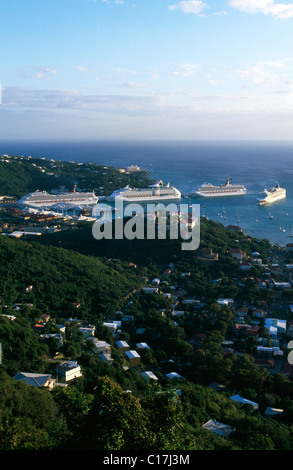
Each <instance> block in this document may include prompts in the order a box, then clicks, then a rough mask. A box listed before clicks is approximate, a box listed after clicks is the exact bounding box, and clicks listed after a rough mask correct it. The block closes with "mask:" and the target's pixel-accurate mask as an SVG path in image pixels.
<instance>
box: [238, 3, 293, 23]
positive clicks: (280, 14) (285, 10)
mask: <svg viewBox="0 0 293 470" xmlns="http://www.w3.org/2000/svg"><path fill="white" fill-rule="evenodd" d="M230 6H231V7H233V8H235V10H238V11H242V12H245V13H251V14H255V13H263V14H264V15H272V16H273V17H275V18H278V19H287V18H292V17H293V3H290V4H285V3H275V0H230Z"/></svg>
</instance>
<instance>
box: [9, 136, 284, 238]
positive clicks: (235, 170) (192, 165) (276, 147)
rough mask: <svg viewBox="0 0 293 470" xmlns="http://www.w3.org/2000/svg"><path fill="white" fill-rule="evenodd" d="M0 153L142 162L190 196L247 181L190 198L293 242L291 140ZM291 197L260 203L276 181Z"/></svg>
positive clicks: (255, 231)
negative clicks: (230, 191)
mask: <svg viewBox="0 0 293 470" xmlns="http://www.w3.org/2000/svg"><path fill="white" fill-rule="evenodd" d="M0 154H8V155H23V156H29V155H31V156H32V157H36V158H41V157H44V158H54V159H56V160H62V161H75V162H92V163H98V164H102V165H109V166H114V167H118V168H125V167H127V166H129V165H138V166H140V167H141V168H142V169H145V170H148V171H149V173H150V176H151V177H152V178H154V179H155V180H162V181H163V182H164V183H169V182H170V184H171V185H174V186H175V187H176V188H178V189H179V190H180V191H181V193H182V195H183V196H185V195H186V196H188V195H189V194H190V192H191V191H192V190H193V189H194V188H195V187H196V186H198V185H201V184H203V183H204V182H207V183H212V184H215V185H219V184H224V183H225V182H226V180H227V178H230V179H231V184H243V185H245V187H246V188H247V193H246V195H243V196H231V197H230V196H229V197H227V196H225V197H224V196H223V197H214V198H187V199H183V200H182V201H181V202H187V201H188V202H189V203H191V204H192V203H196V204H198V203H199V204H200V209H201V215H202V216H204V217H206V218H209V219H211V220H215V221H218V222H220V223H222V224H223V225H225V226H228V225H238V226H240V227H241V228H242V229H243V231H244V232H246V233H248V234H249V235H251V236H253V237H257V238H267V239H269V240H270V241H271V242H272V243H279V244H280V245H283V246H284V245H286V244H287V243H291V242H293V238H291V237H290V236H291V235H293V183H292V176H293V142H272V141H266V142H260V141H253V142H252V141H250V142H247V141H237V142H235V141H230V142H227V141H219V142H216V141H209V142H206V141H171V140H170V141H95V142H93V141H90V142H87V141H83V142H74V141H67V142H60V141H59V142H58V141H56V142H52V141H51V142H29V141H26V142H0ZM277 183H278V184H279V185H280V186H281V187H284V188H286V190H287V197H286V199H284V200H281V201H278V202H275V203H273V204H271V205H268V206H259V205H258V204H257V197H259V194H260V192H262V191H263V190H264V189H265V188H267V189H269V188H271V187H273V186H275V185H276V184H277Z"/></svg>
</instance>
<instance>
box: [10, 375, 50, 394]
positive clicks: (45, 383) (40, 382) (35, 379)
mask: <svg viewBox="0 0 293 470" xmlns="http://www.w3.org/2000/svg"><path fill="white" fill-rule="evenodd" d="M14 379H15V380H22V381H23V382H26V383H27V384H28V385H32V386H33V387H37V388H43V387H44V388H48V389H49V390H52V388H54V387H55V385H56V379H52V376H51V375H50V374H36V373H32V372H18V373H17V374H16V375H15V376H14Z"/></svg>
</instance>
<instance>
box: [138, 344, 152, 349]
mask: <svg viewBox="0 0 293 470" xmlns="http://www.w3.org/2000/svg"><path fill="white" fill-rule="evenodd" d="M136 349H150V347H149V346H148V345H147V343H136Z"/></svg>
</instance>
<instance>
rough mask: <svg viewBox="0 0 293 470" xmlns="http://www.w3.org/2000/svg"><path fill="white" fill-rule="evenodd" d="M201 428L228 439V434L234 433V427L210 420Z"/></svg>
mask: <svg viewBox="0 0 293 470" xmlns="http://www.w3.org/2000/svg"><path fill="white" fill-rule="evenodd" d="M202 427H203V428H204V429H207V430H208V431H212V432H213V433H215V434H218V435H219V436H221V437H229V436H230V434H231V433H232V432H234V431H235V428H234V427H232V426H229V425H227V424H223V423H220V422H219V421H216V420H215V419H210V420H209V421H207V422H206V423H205V424H204V425H203V426H202Z"/></svg>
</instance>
